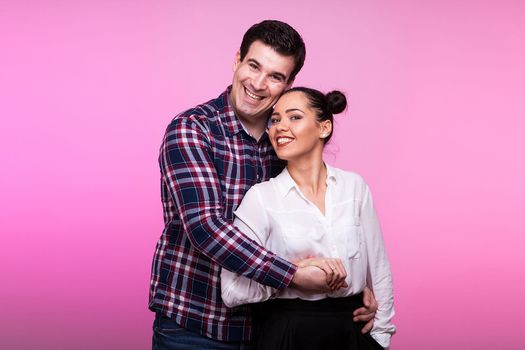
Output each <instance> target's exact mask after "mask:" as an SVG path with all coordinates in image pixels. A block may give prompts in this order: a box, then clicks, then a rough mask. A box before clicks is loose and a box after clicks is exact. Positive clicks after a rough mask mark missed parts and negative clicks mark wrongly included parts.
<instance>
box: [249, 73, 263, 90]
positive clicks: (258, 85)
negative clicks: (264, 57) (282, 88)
mask: <svg viewBox="0 0 525 350" xmlns="http://www.w3.org/2000/svg"><path fill="white" fill-rule="evenodd" d="M252 85H253V88H254V89H255V90H263V89H264V88H265V86H266V78H265V77H264V74H262V73H260V74H257V75H255V76H254V77H253V79H252Z"/></svg>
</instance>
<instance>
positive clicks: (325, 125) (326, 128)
mask: <svg viewBox="0 0 525 350" xmlns="http://www.w3.org/2000/svg"><path fill="white" fill-rule="evenodd" d="M320 124H321V130H320V131H321V132H320V135H319V137H320V138H322V139H325V138H327V137H328V136H330V134H331V133H332V122H331V121H330V120H323V121H322V122H321V123H320Z"/></svg>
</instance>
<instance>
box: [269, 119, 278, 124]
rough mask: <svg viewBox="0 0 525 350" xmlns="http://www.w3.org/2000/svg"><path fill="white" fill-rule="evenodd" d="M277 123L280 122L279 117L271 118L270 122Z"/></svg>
mask: <svg viewBox="0 0 525 350" xmlns="http://www.w3.org/2000/svg"><path fill="white" fill-rule="evenodd" d="M276 123H279V119H277V118H272V119H270V124H276Z"/></svg>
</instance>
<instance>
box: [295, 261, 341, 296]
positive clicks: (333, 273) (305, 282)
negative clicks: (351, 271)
mask: <svg viewBox="0 0 525 350" xmlns="http://www.w3.org/2000/svg"><path fill="white" fill-rule="evenodd" d="M296 264H297V266H298V267H299V269H298V270H297V272H296V273H295V275H294V278H293V280H292V287H295V288H297V289H300V290H303V291H305V292H310V293H328V292H331V291H334V290H337V289H339V288H346V287H348V284H346V282H345V280H346V270H345V268H344V267H343V263H342V262H341V260H340V259H333V258H308V259H303V260H301V261H299V262H296Z"/></svg>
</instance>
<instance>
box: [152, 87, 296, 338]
mask: <svg viewBox="0 0 525 350" xmlns="http://www.w3.org/2000/svg"><path fill="white" fill-rule="evenodd" d="M228 91H229V89H228V90H227V91H226V92H224V93H223V94H221V95H220V96H219V97H218V98H217V99H215V100H211V101H209V102H207V103H205V104H202V105H199V106H197V107H195V108H193V109H190V110H188V111H186V112H183V113H181V114H179V115H177V116H176V117H175V118H174V119H173V120H172V122H171V123H170V125H169V126H168V128H167V130H166V134H165V136H164V141H163V143H162V146H161V148H160V156H159V163H160V170H161V177H162V180H161V194H162V204H163V207H164V222H165V228H164V231H163V233H162V235H161V237H160V239H159V241H158V243H157V247H156V250H155V256H154V258H153V266H152V274H151V286H150V301H149V308H150V309H151V310H152V311H156V312H160V313H162V314H164V315H166V316H167V317H171V318H173V319H174V320H175V321H176V322H177V323H178V324H180V325H181V326H182V327H184V328H186V329H189V330H193V331H196V332H199V333H200V334H202V335H205V336H207V337H210V338H213V339H218V340H225V341H239V340H249V339H250V338H251V320H250V309H249V307H247V306H242V307H238V308H231V309H230V308H227V307H226V306H225V305H224V303H223V301H222V299H221V287H220V271H221V267H225V268H227V269H228V270H230V271H234V272H237V273H239V274H242V275H244V276H246V277H248V278H251V279H253V280H255V281H257V282H259V283H262V284H265V285H268V286H271V287H274V288H277V289H282V288H285V287H287V286H288V285H289V284H290V282H291V280H292V277H293V274H294V273H295V271H296V266H295V265H293V264H291V263H290V262H288V261H286V260H283V259H281V258H279V257H278V256H276V255H275V254H273V253H271V252H269V251H268V250H266V249H264V248H263V247H261V246H259V245H257V244H256V243H255V242H253V241H252V240H250V239H248V238H247V237H245V236H244V235H243V234H242V233H241V232H240V231H239V230H238V229H237V228H236V227H235V226H233V224H232V220H233V212H234V211H235V209H237V207H238V206H239V203H240V202H241V200H242V198H243V196H244V194H245V193H246V191H247V190H248V189H249V188H250V187H251V186H253V185H254V184H256V183H258V182H262V181H266V180H268V179H269V178H270V177H274V176H276V175H278V174H279V173H280V172H281V170H282V169H283V167H284V164H283V163H282V162H281V161H280V160H279V159H278V158H277V156H276V155H275V153H274V151H273V149H272V147H271V144H270V142H269V140H268V136H267V134H264V135H263V137H262V138H261V140H260V141H259V142H257V141H256V140H255V139H254V138H252V137H251V136H249V135H248V133H247V132H246V131H245V129H244V128H243V125H242V124H241V122H240V121H239V119H238V118H237V117H236V116H235V114H234V112H233V109H232V107H231V106H230V104H229V101H228Z"/></svg>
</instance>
